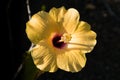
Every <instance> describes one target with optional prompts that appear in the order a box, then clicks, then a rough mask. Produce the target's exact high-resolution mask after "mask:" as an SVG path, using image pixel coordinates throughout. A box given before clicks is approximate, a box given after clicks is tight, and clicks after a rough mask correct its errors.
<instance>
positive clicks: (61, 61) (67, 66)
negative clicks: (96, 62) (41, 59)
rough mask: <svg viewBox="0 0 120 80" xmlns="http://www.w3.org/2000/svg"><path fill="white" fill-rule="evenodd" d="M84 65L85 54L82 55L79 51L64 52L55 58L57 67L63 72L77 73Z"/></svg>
mask: <svg viewBox="0 0 120 80" xmlns="http://www.w3.org/2000/svg"><path fill="white" fill-rule="evenodd" d="M85 63H86V57H85V54H82V53H81V52H80V50H70V51H66V52H65V54H64V53H63V54H59V55H58V56H57V65H58V67H59V68H60V69H62V70H65V71H70V72H78V71H80V70H81V69H82V68H83V67H84V66H85Z"/></svg>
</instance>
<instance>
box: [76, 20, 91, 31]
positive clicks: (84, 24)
mask: <svg viewBox="0 0 120 80" xmlns="http://www.w3.org/2000/svg"><path fill="white" fill-rule="evenodd" d="M90 29H91V26H90V25H89V24H88V23H87V22H85V21H80V22H79V24H78V27H77V28H76V30H75V32H74V33H77V32H82V31H84V32H87V31H89V30H90Z"/></svg>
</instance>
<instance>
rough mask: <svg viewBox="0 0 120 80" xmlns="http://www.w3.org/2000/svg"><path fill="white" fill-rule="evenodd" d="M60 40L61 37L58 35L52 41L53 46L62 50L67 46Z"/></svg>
mask: <svg viewBox="0 0 120 80" xmlns="http://www.w3.org/2000/svg"><path fill="white" fill-rule="evenodd" d="M60 40H61V36H60V35H56V36H55V37H54V38H53V40H52V43H53V46H54V47H56V48H60V49H61V48H63V47H64V46H65V45H66V43H64V42H63V41H62V42H60Z"/></svg>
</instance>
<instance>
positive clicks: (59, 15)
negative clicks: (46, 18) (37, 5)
mask: <svg viewBox="0 0 120 80" xmlns="http://www.w3.org/2000/svg"><path fill="white" fill-rule="evenodd" d="M65 12H66V9H65V8H64V7H60V8H55V7H53V8H52V9H51V10H50V11H49V14H50V16H51V17H52V18H53V19H54V20H55V22H60V21H61V20H62V19H63V17H64V14H65Z"/></svg>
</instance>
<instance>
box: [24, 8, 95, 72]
mask: <svg viewBox="0 0 120 80" xmlns="http://www.w3.org/2000/svg"><path fill="white" fill-rule="evenodd" d="M79 19H80V15H79V12H78V11H77V10H76V9H74V8H69V9H68V10H66V9H65V8H64V7H60V8H52V9H51V10H50V11H49V12H48V13H47V12H45V11H39V12H38V13H36V14H34V15H33V16H32V18H31V19H30V20H29V21H28V22H27V23H26V33H27V36H28V38H29V39H30V41H31V42H32V43H34V44H35V47H33V49H32V50H31V56H32V58H33V61H34V64H35V65H36V67H37V68H38V69H40V70H42V71H49V72H55V71H56V70H57V69H58V68H60V69H62V70H65V71H69V72H78V71H80V70H81V69H82V68H83V67H84V66H85V64H86V56H85V53H90V52H91V51H92V50H93V48H94V46H95V45H96V33H95V32H94V31H92V30H91V28H90V25H89V24H88V23H87V22H84V21H79Z"/></svg>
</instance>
